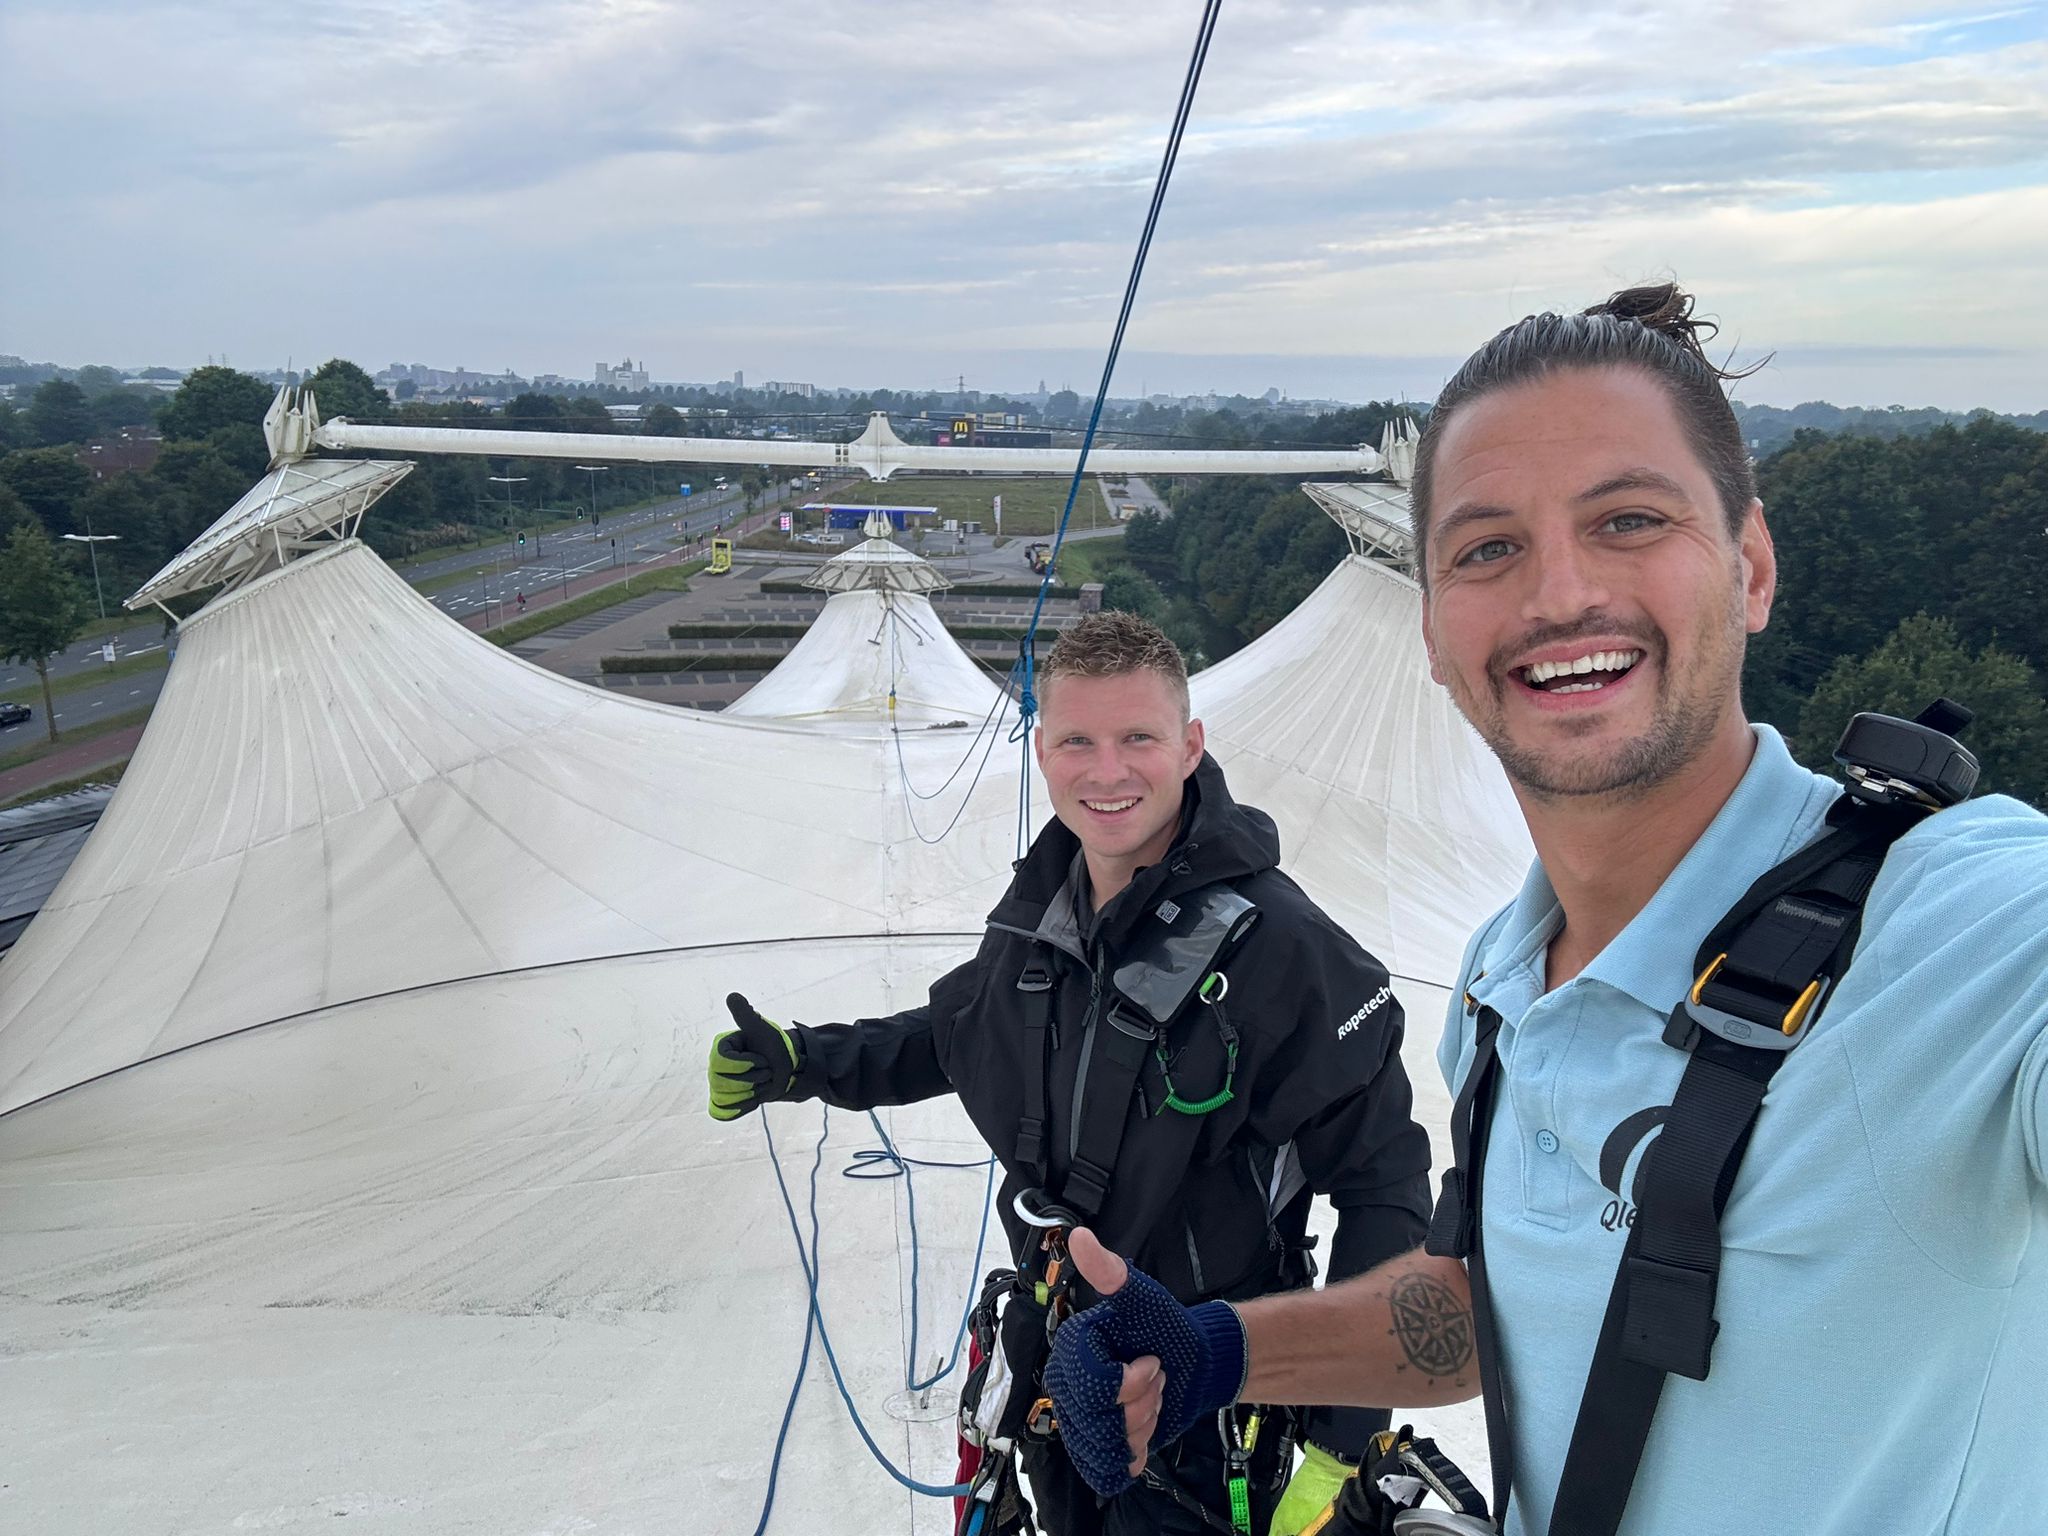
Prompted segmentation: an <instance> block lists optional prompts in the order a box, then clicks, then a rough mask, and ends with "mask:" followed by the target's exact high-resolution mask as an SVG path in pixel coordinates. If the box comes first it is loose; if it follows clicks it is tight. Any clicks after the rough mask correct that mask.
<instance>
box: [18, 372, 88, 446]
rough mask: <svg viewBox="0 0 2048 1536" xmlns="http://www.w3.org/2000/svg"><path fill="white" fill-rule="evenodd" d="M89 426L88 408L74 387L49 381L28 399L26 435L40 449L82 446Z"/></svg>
mask: <svg viewBox="0 0 2048 1536" xmlns="http://www.w3.org/2000/svg"><path fill="white" fill-rule="evenodd" d="M93 427H94V418H93V412H92V406H91V405H90V404H89V403H88V402H87V400H86V398H85V391H84V390H82V389H80V388H79V387H78V386H77V385H76V384H71V383H67V382H66V381H64V380H63V379H51V380H50V381H49V382H48V383H47V384H44V385H42V386H41V387H39V388H38V389H37V390H36V392H35V394H34V395H32V396H31V397H30V398H29V402H28V429H29V433H30V435H31V436H33V437H34V438H35V440H36V442H37V443H39V444H41V445H42V446H43V447H46V448H55V447H57V446H58V445H60V444H64V443H82V442H84V441H85V440H86V439H87V438H89V437H91V436H92V435H93Z"/></svg>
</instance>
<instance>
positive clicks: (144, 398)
mask: <svg viewBox="0 0 2048 1536" xmlns="http://www.w3.org/2000/svg"><path fill="white" fill-rule="evenodd" d="M155 415H156V396H155V395H153V394H151V393H150V392H149V391H147V390H141V389H110V390H108V391H107V392H106V393H105V394H103V395H95V396H94V397H93V401H92V417H93V425H94V427H95V428H96V429H97V431H98V432H99V433H100V434H102V435H105V434H108V433H113V432H118V431H120V430H121V428H123V427H142V426H147V425H148V424H149V423H150V421H151V420H152V419H153V418H154V417H155Z"/></svg>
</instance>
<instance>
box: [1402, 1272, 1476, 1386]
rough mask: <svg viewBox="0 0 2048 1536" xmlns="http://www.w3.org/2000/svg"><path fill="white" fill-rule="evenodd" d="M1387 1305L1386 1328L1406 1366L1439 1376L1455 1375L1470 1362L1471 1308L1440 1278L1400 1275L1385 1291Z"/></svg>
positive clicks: (1432, 1375)
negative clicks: (1389, 1317)
mask: <svg viewBox="0 0 2048 1536" xmlns="http://www.w3.org/2000/svg"><path fill="white" fill-rule="evenodd" d="M1387 1306H1388V1309H1389V1310H1390V1311H1391V1312H1392V1313H1393V1318H1394V1326H1393V1328H1392V1329H1391V1330H1390V1331H1391V1332H1392V1333H1393V1335H1394V1337H1395V1338H1396V1339H1398V1340H1400V1343H1401V1352H1402V1353H1403V1354H1405V1355H1406V1356H1407V1357H1408V1365H1412V1366H1414V1367H1415V1369H1416V1370H1418V1371H1421V1372H1422V1373H1423V1374H1424V1375H1425V1376H1430V1377H1438V1378H1441V1377H1454V1376H1457V1375H1458V1374H1459V1373H1460V1372H1462V1371H1463V1370H1464V1369H1465V1367H1466V1366H1467V1365H1468V1364H1470V1363H1471V1360H1472V1311H1471V1308H1469V1307H1467V1306H1466V1305H1465V1304H1464V1303H1463V1302H1461V1301H1459V1300H1458V1297H1457V1293H1456V1292H1455V1291H1453V1290H1452V1289H1451V1288H1450V1287H1449V1286H1447V1285H1445V1284H1444V1283H1443V1282H1442V1281H1440V1280H1432V1279H1430V1278H1429V1276H1427V1275H1403V1276H1402V1277H1401V1278H1400V1279H1398V1280H1396V1281H1395V1282H1394V1285H1393V1288H1392V1289H1391V1290H1390V1291H1388V1292H1387ZM1397 1369H1399V1370H1404V1371H1405V1370H1406V1369H1408V1366H1407V1365H1404V1366H1399V1367H1397Z"/></svg>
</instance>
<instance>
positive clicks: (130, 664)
mask: <svg viewBox="0 0 2048 1536" xmlns="http://www.w3.org/2000/svg"><path fill="white" fill-rule="evenodd" d="M170 664H171V658H170V653H169V652H167V651H165V650H164V649H163V648H162V647H161V646H159V647H158V648H157V649H156V650H153V651H150V652H147V653H146V654H144V655H141V656H123V657H122V658H121V659H120V660H119V661H111V662H102V663H100V665H98V666H96V667H94V668H92V669H91V670H90V671H85V672H72V673H70V674H68V675H66V676H64V677H53V678H51V679H50V696H51V697H52V698H55V699H61V698H63V697H64V696H65V695H66V694H68V693H77V692H78V691H79V690H80V689H83V688H97V687H98V686H99V685H100V684H101V683H111V682H113V681H115V680H116V679H118V678H123V677H133V676H134V675H135V674H136V673H138V672H161V671H162V670H163V669H164V668H165V667H167V666H169V665H170ZM0 699H10V700H12V701H13V702H14V703H17V704H32V705H38V706H40V705H41V704H42V702H43V685H42V684H41V683H29V684H27V685H26V686H24V687H20V688H10V689H8V690H7V691H6V692H5V693H0Z"/></svg>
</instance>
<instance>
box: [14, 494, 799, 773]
mask: <svg viewBox="0 0 2048 1536" xmlns="http://www.w3.org/2000/svg"><path fill="white" fill-rule="evenodd" d="M783 484H784V489H789V487H788V482H787V481H785V482H784V483H783ZM789 494H790V497H791V499H792V501H793V502H795V503H797V504H801V503H802V502H805V501H808V500H810V499H811V498H812V492H811V491H810V490H808V489H806V490H802V491H798V490H790V491H789ZM772 504H773V500H772V495H771V497H770V498H769V499H768V500H764V501H763V503H762V505H763V506H768V505H772ZM744 511H745V501H744V498H743V497H742V494H741V492H740V491H739V489H738V488H737V487H732V488H729V489H727V490H724V491H713V490H710V489H708V488H707V489H706V490H705V491H703V492H702V493H698V494H693V495H691V496H688V497H680V496H679V497H675V498H672V499H671V500H668V501H665V502H662V503H660V504H659V505H657V506H653V507H644V508H642V509H640V510H639V511H637V512H631V513H613V514H612V515H611V516H610V517H607V518H606V519H605V520H604V523H603V524H602V525H601V526H600V527H597V528H587V527H578V528H574V529H565V530H563V531H561V532H559V533H549V534H543V535H541V536H540V537H539V538H538V539H537V540H536V539H534V538H533V537H531V536H529V538H528V541H527V547H526V550H525V551H524V554H525V557H526V558H525V559H524V560H521V559H520V554H521V551H520V549H519V547H518V544H517V542H516V540H515V539H512V538H508V539H506V540H505V542H504V543H503V544H499V545H496V546H492V545H486V546H484V547H483V548H481V549H475V550H465V551H463V552H461V553H459V554H453V555H444V556H442V557H440V558H439V559H436V560H429V561H426V562H424V563H422V564H420V565H415V566H411V567H408V568H407V570H406V571H405V573H404V574H405V579H406V580H407V581H410V582H413V583H415V584H417V583H419V582H423V581H430V580H432V579H433V578H434V577H436V576H446V575H448V574H450V573H451V572H455V571H467V570H474V569H476V568H477V567H478V566H480V565H484V564H485V563H486V562H490V564H489V566H488V568H487V569H484V570H483V571H481V572H480V573H479V574H478V575H477V577H476V578H475V579H474V580H471V581H466V582H461V583H458V584H456V585H453V586H449V587H444V588H443V589H441V590H440V591H438V592H436V593H434V594H433V595H432V596H431V597H430V598H429V599H428V601H429V602H431V603H433V604H434V606H435V607H437V608H439V609H440V610H441V611H442V612H443V613H446V614H448V615H450V616H451V617H454V618H463V617H465V616H467V615H469V614H471V613H474V612H475V611H476V610H477V609H478V608H481V607H483V606H485V605H486V604H487V603H488V604H489V605H490V607H491V608H492V610H493V612H492V613H491V614H490V618H491V620H492V622H496V621H497V614H496V612H495V609H496V608H497V607H498V605H500V604H501V603H503V604H512V603H516V601H517V596H518V594H519V593H520V592H527V593H532V592H537V591H539V590H540V589H541V588H543V587H545V586H547V585H548V584H549V583H551V582H558V581H560V580H562V579H563V571H564V569H565V568H566V570H567V572H568V574H569V576H570V577H572V578H573V577H576V576H579V575H582V574H584V573H585V572H588V571H594V570H597V569H598V568H600V567H602V566H607V565H611V564H614V563H616V564H618V565H620V566H625V565H627V564H629V563H630V562H631V561H633V560H636V559H645V558H647V557H648V556H650V555H654V554H659V553H663V552H665V551H667V550H669V549H672V548H674V547H675V545H676V544H678V543H680V542H682V541H683V540H685V539H703V538H708V537H709V536H710V535H711V532H712V530H713V528H714V527H716V526H718V525H720V524H726V523H731V522H734V521H736V520H737V519H738V518H739V517H740V515H741V514H742V513H743V512H744ZM615 545H616V547H614V546H615ZM104 644H105V641H103V640H95V641H92V642H91V643H89V644H88V643H86V642H83V641H81V642H80V643H78V644H76V645H73V646H71V647H70V648H69V649H68V650H66V651H64V652H62V653H61V654H59V655H57V656H55V657H53V658H52V659H51V661H50V678H51V680H52V681H53V682H54V681H57V680H59V679H62V678H67V677H73V676H75V675H77V674H79V673H82V672H88V671H91V670H93V669H95V668H99V667H104V666H105V665H106V662H105V660H104V659H103V653H102V651H101V646H102V645H104ZM163 648H164V625H163V621H162V619H161V618H147V617H141V616H138V618H137V620H136V622H135V623H134V624H133V625H131V626H130V627H129V628H127V629H125V630H123V631H122V632H121V633H120V634H119V635H118V636H116V637H115V649H116V652H117V654H118V655H120V656H122V657H124V658H125V657H129V656H140V655H147V654H150V653H152V652H161V651H162V650H163ZM164 677H165V673H164V672H163V671H153V672H141V673H134V674H131V675H129V676H126V677H117V678H114V679H112V680H111V681H109V682H108V683H107V684H105V685H104V686H102V687H83V688H79V689H77V690H75V691H73V692H70V693H64V694H59V695H58V697H57V710H56V713H57V728H58V729H59V730H64V729H66V728H67V727H72V726H79V725H87V724H90V723H91V722H92V721H94V720H98V719H105V718H107V717H108V716H112V715H121V714H126V713H127V712H128V711H129V710H132V709H140V708H142V707H143V706H144V705H149V704H154V703H155V702H156V696H157V694H158V693H160V692H161V691H162V690H163V685H164ZM16 690H22V691H23V692H24V694H25V696H26V698H27V702H28V705H29V707H30V708H31V709H33V710H34V711H35V718H34V719H33V720H31V721H28V722H26V723H24V724H22V725H16V726H7V727H0V753H4V752H7V751H10V750H12V749H13V748H14V747H16V746H21V745H26V744H27V743H29V742H30V741H34V740H38V739H40V738H41V737H42V736H43V735H44V734H45V726H44V724H43V701H42V696H41V694H40V692H39V691H35V690H36V673H35V668H33V667H30V666H26V665H19V664H16V665H8V666H0V693H14V692H15V691H16Z"/></svg>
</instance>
